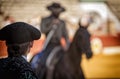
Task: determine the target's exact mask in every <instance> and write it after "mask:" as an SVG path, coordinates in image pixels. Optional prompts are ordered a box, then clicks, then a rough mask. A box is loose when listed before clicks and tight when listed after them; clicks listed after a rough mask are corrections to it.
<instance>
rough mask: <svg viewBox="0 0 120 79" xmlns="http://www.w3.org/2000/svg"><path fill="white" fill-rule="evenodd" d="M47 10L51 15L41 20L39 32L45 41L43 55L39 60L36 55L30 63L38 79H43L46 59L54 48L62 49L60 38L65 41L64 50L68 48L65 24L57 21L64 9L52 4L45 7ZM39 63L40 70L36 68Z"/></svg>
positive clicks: (57, 4)
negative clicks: (42, 34)
mask: <svg viewBox="0 0 120 79" xmlns="http://www.w3.org/2000/svg"><path fill="white" fill-rule="evenodd" d="M47 9H48V10H49V11H51V15H50V16H48V17H45V18H43V19H42V21H41V32H42V33H44V34H45V35H46V41H45V43H44V47H43V52H42V53H43V55H42V57H41V58H40V56H41V53H40V54H38V55H36V56H35V57H34V58H33V61H32V62H31V63H32V67H33V68H34V69H35V70H36V72H39V74H38V76H39V79H45V75H44V74H45V73H44V71H45V63H46V59H47V57H48V55H49V54H50V53H51V51H52V50H53V49H54V48H55V47H62V45H61V38H62V37H63V38H64V39H65V40H66V48H65V49H67V48H68V46H69V37H68V33H67V29H66V25H65V22H64V21H63V20H61V19H59V16H60V13H62V12H64V11H65V9H64V8H63V7H62V6H61V5H60V4H59V3H52V5H49V6H47ZM37 56H38V57H37ZM34 59H35V61H34ZM40 60H41V61H42V62H41V61H40ZM39 61H40V62H39ZM41 63H42V68H41V67H37V66H39V65H40V64H41ZM38 69H39V71H38Z"/></svg>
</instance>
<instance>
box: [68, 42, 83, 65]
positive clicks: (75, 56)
mask: <svg viewBox="0 0 120 79" xmlns="http://www.w3.org/2000/svg"><path fill="white" fill-rule="evenodd" d="M66 55H67V56H68V58H69V60H70V63H71V64H72V65H73V66H75V67H79V65H80V61H81V54H80V52H79V51H78V49H77V47H76V45H75V41H74V42H72V43H71V45H70V47H69V49H68V51H67V53H66Z"/></svg>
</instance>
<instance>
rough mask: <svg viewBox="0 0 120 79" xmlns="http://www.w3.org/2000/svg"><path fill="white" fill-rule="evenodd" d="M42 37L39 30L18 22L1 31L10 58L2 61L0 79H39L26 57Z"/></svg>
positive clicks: (0, 34) (1, 37)
mask: <svg viewBox="0 0 120 79" xmlns="http://www.w3.org/2000/svg"><path fill="white" fill-rule="evenodd" d="M40 35H41V34H40V32H39V30H37V29H36V28H34V27H33V26H31V25H29V24H27V23H24V22H16V23H13V24H10V25H7V26H5V27H4V28H2V29H1V30H0V40H5V41H6V45H7V51H8V57H7V58H2V59H0V79H37V76H36V75H35V73H34V72H33V70H32V68H31V67H30V64H29V63H28V62H27V60H26V55H27V54H28V53H29V52H30V48H31V47H32V45H33V41H34V40H37V39H39V38H40Z"/></svg>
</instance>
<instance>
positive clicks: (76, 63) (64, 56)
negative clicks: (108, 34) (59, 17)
mask: <svg viewBox="0 0 120 79" xmlns="http://www.w3.org/2000/svg"><path fill="white" fill-rule="evenodd" d="M44 53H45V52H44ZM83 53H85V55H86V57H87V58H88V59H90V58H91V57H92V55H93V53H92V51H91V48H90V34H89V33H88V31H87V30H85V29H83V28H79V29H78V30H77V31H76V33H75V36H74V38H73V41H72V43H71V45H70V47H69V48H68V50H67V51H64V50H63V48H62V47H60V46H58V47H56V48H54V49H53V51H52V52H51V53H50V55H49V56H48V57H46V56H45V54H44V55H43V56H41V58H40V59H39V61H38V63H39V64H38V66H37V68H36V69H35V72H36V74H37V76H38V78H39V79H85V76H84V74H83V71H82V68H81V65H80V64H81V60H82V54H83Z"/></svg>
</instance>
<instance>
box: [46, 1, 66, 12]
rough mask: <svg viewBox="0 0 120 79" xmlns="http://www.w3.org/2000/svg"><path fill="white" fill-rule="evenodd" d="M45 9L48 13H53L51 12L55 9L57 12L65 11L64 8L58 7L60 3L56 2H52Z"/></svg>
mask: <svg viewBox="0 0 120 79" xmlns="http://www.w3.org/2000/svg"><path fill="white" fill-rule="evenodd" d="M47 9H48V10H50V11H53V10H55V9H56V10H59V12H64V11H65V8H64V7H62V6H61V5H60V3H56V2H54V3H52V4H51V5H49V6H47Z"/></svg>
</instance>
